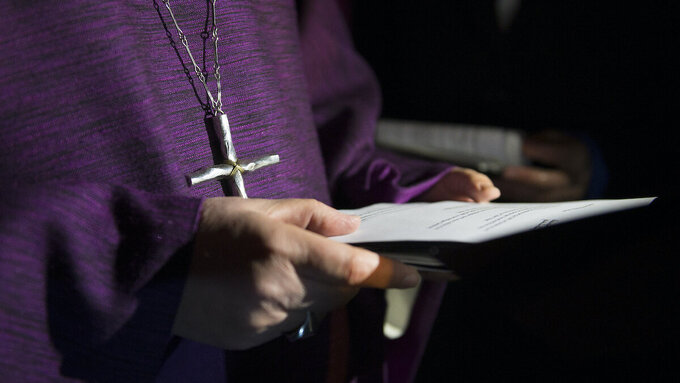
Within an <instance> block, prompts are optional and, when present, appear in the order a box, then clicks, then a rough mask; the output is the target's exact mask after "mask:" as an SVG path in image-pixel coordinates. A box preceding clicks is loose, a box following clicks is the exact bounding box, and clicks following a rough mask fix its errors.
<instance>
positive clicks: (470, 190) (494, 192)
mask: <svg viewBox="0 0 680 383" xmlns="http://www.w3.org/2000/svg"><path fill="white" fill-rule="evenodd" d="M500 195H501V192H500V190H498V188H497V187H495V186H494V184H493V182H492V181H491V179H489V177H487V176H486V175H485V174H482V173H480V172H478V171H476V170H472V169H467V168H454V169H451V171H450V172H448V173H447V174H446V175H444V177H442V178H441V180H439V182H437V183H436V184H435V185H434V186H433V187H432V188H430V190H428V191H426V192H425V193H423V194H422V195H421V196H420V197H418V198H417V200H418V201H425V202H435V201H445V200H454V201H464V202H489V201H492V200H494V199H496V198H498V197H499V196H500Z"/></svg>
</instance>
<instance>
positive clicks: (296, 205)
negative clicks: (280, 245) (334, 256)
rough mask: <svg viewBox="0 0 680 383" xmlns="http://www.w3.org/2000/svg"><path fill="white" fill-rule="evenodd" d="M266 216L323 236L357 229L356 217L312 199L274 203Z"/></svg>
mask: <svg viewBox="0 0 680 383" xmlns="http://www.w3.org/2000/svg"><path fill="white" fill-rule="evenodd" d="M268 215H269V216H270V217H272V218H275V219H279V220H281V221H283V222H285V223H289V224H291V225H295V226H297V227H301V228H303V229H307V230H309V231H312V232H314V233H317V234H321V235H324V236H328V237H330V236H336V235H345V234H349V233H351V232H353V231H355V230H356V229H357V228H359V224H360V223H361V219H360V218H359V217H358V216H354V215H349V214H344V213H341V212H339V211H338V210H336V209H333V208H332V207H330V206H328V205H326V204H324V203H321V202H319V201H317V200H313V199H287V200H278V201H274V205H273V206H272V207H271V208H270V209H268Z"/></svg>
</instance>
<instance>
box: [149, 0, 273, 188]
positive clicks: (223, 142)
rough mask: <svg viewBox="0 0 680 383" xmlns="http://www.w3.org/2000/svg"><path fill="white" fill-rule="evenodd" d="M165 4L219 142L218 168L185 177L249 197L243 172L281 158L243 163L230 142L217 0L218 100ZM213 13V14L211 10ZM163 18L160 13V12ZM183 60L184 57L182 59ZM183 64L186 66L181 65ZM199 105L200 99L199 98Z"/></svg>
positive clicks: (193, 182)
mask: <svg viewBox="0 0 680 383" xmlns="http://www.w3.org/2000/svg"><path fill="white" fill-rule="evenodd" d="M161 1H162V2H163V4H164V5H165V8H167V9H168V12H169V13H170V17H171V18H172V22H173V24H174V26H175V30H176V31H177V35H178V36H179V40H180V42H181V43H182V45H183V46H184V49H185V50H186V53H187V54H188V55H189V59H191V64H192V65H193V67H194V72H195V73H196V77H198V80H199V81H200V82H201V84H203V88H204V89H205V92H206V94H207V97H208V101H209V110H206V112H207V113H208V116H207V117H206V118H205V124H206V126H207V127H208V129H212V130H213V131H214V133H215V136H216V138H217V140H218V141H219V144H220V145H219V146H220V148H219V153H213V155H214V156H215V158H216V159H219V160H217V161H215V162H216V163H215V165H213V166H210V167H206V168H203V169H201V170H199V171H196V172H193V173H190V174H188V175H187V176H186V179H187V183H188V184H189V186H193V185H196V184H199V183H202V182H205V181H212V180H214V181H222V180H225V179H231V180H232V181H233V186H234V187H235V189H236V190H234V191H235V192H238V194H239V195H240V196H241V197H243V198H248V195H247V194H246V189H245V184H244V182H243V173H245V172H250V171H253V170H256V169H259V168H261V167H264V166H267V165H272V164H275V163H277V162H279V156H278V155H276V154H274V155H270V156H265V157H262V158H260V159H258V160H256V161H252V162H246V163H241V162H239V161H238V159H237V157H236V150H235V149H234V144H233V142H232V139H231V130H230V128H229V120H228V119H227V115H226V114H225V113H224V112H223V111H222V84H221V81H220V80H221V77H220V64H219V56H218V50H217V42H218V41H219V37H218V35H217V22H216V15H215V14H216V12H215V9H216V8H215V3H216V1H217V0H210V2H211V8H212V12H211V13H212V22H211V24H212V25H211V29H212V34H211V37H212V41H213V47H214V58H215V62H214V65H213V76H214V77H215V81H216V82H217V92H216V94H217V97H214V96H213V94H212V92H210V88H209V87H208V81H207V79H206V76H205V74H204V73H203V71H202V70H201V68H200V67H199V66H198V64H197V63H196V59H195V58H194V55H193V54H192V53H191V49H190V48H189V43H188V42H187V37H186V35H185V34H184V32H183V31H182V29H181V28H180V27H179V24H178V23H177V19H176V18H175V14H174V13H173V11H172V8H171V7H170V0H161ZM209 12H210V11H209ZM159 15H160V13H159ZM161 21H162V22H163V25H164V27H165V22H164V21H163V20H162V16H161ZM166 33H167V34H168V38H169V39H170V42H171V43H170V44H171V45H172V46H173V48H175V46H174V45H173V44H174V42H173V40H172V35H171V33H170V32H169V31H168V30H167V28H166ZM180 60H181V58H180ZM182 65H184V64H183V63H182ZM187 77H188V78H189V82H190V83H191V84H192V86H193V81H192V79H191V75H190V74H189V73H187ZM199 102H200V99H199Z"/></svg>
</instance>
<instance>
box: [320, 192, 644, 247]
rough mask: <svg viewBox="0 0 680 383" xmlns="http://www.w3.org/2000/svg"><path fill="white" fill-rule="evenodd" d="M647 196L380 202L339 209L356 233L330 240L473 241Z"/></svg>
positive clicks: (626, 205)
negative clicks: (355, 222)
mask: <svg viewBox="0 0 680 383" xmlns="http://www.w3.org/2000/svg"><path fill="white" fill-rule="evenodd" d="M654 199H655V197H651V198H634V199H619V200H583V201H569V202H555V203H471V202H456V201H443V202H435V203H419V202H416V203H407V204H401V205H397V204H391V203H380V204H375V205H371V206H367V207H364V208H361V209H356V210H343V212H345V213H348V214H355V215H358V216H360V217H361V226H360V227H359V229H358V230H357V231H356V232H354V233H352V234H349V235H343V236H338V237H332V239H333V240H336V241H339V242H344V243H365V242H390V241H441V242H445V241H452V242H464V243H478V242H483V241H488V240H492V239H495V238H500V237H504V236H508V235H512V234H516V233H520V232H524V231H529V230H533V229H537V228H541V227H547V226H550V225H554V224H557V223H561V222H567V221H573V220H576V219H580V218H586V217H590V216H595V215H600V214H605V213H609V212H614V211H619V210H626V209H631V208H635V207H641V206H646V205H649V204H650V203H652V201H654Z"/></svg>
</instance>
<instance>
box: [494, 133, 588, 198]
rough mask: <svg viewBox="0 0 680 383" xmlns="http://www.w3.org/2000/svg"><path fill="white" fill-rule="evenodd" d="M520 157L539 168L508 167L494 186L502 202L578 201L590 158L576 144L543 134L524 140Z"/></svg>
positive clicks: (560, 136)
mask: <svg viewBox="0 0 680 383" xmlns="http://www.w3.org/2000/svg"><path fill="white" fill-rule="evenodd" d="M522 151H523V153H524V156H525V157H526V158H528V159H529V160H532V161H534V162H536V163H538V164H540V165H544V166H546V167H538V166H508V167H506V168H505V170H504V171H503V173H502V175H501V176H500V177H497V178H494V183H495V184H496V185H497V186H498V187H499V188H500V189H501V190H502V192H503V200H506V201H528V202H549V201H565V200H576V199H581V198H583V197H584V196H585V193H586V191H587V189H588V183H589V182H590V173H591V169H590V154H589V153H588V148H587V147H586V145H585V144H584V143H583V142H581V141H580V140H578V139H576V138H574V137H572V136H569V135H567V134H565V133H562V132H559V131H555V130H546V131H542V132H539V133H537V134H535V135H533V136H530V137H528V138H526V139H525V140H524V144H523V147H522Z"/></svg>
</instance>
